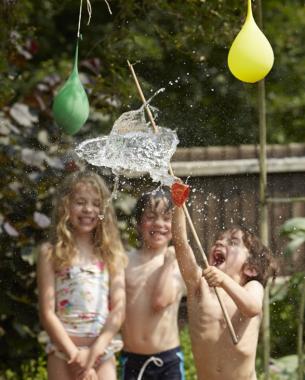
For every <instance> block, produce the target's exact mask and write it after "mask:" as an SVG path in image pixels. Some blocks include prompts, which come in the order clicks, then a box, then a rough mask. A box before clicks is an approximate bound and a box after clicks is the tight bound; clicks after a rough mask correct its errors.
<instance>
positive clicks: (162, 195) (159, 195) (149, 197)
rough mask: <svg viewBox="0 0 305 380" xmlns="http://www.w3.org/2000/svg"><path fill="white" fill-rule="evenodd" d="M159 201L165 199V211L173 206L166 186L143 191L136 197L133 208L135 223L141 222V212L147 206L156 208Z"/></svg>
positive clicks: (142, 212)
mask: <svg viewBox="0 0 305 380" xmlns="http://www.w3.org/2000/svg"><path fill="white" fill-rule="evenodd" d="M153 201H155V203H154V204H153ZM161 201H165V206H166V208H165V212H168V211H170V210H171V209H172V208H173V206H174V204H173V201H172V196H171V192H170V189H169V188H168V187H160V188H158V189H155V190H152V191H148V192H146V193H143V194H142V195H141V197H140V198H139V199H138V201H137V203H136V205H135V209H134V216H135V219H136V222H137V224H140V223H141V220H142V217H143V214H144V212H145V210H146V209H147V208H148V207H150V208H157V207H158V205H159V204H160V202H161Z"/></svg>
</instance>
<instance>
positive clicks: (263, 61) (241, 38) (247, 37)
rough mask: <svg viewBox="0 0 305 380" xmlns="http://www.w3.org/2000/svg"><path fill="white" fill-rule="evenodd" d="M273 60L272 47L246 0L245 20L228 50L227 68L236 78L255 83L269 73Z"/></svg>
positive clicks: (249, 3)
mask: <svg viewBox="0 0 305 380" xmlns="http://www.w3.org/2000/svg"><path fill="white" fill-rule="evenodd" d="M273 62H274V55H273V50H272V47H271V45H270V43H269V41H268V40H267V38H266V37H265V35H264V33H263V32H262V31H261V30H260V29H259V27H258V26H257V25H256V23H255V20H254V18H253V14H252V7H251V0H248V12H247V17H246V21H245V23H244V25H243V27H242V29H241V30H240V32H239V33H238V35H237V36H236V38H235V40H234V41H233V43H232V46H231V48H230V51H229V55H228V65H229V69H230V71H231V72H232V74H233V75H234V76H235V77H236V78H237V79H239V80H241V81H243V82H247V83H255V82H258V81H260V80H261V79H263V78H264V77H265V76H266V75H267V74H268V73H269V71H270V70H271V68H272V66H273Z"/></svg>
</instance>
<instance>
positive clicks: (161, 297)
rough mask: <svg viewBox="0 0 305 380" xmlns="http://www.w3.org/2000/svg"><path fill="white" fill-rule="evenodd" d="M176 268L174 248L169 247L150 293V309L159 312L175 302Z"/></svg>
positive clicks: (176, 292)
mask: <svg viewBox="0 0 305 380" xmlns="http://www.w3.org/2000/svg"><path fill="white" fill-rule="evenodd" d="M177 270H178V266H177V260H176V257H175V250H174V247H169V248H168V249H167V251H166V253H165V255H164V264H163V266H162V267H161V269H160V273H159V276H158V277H157V279H156V283H155V286H154V289H153V292H152V300H151V302H152V308H153V309H154V310H155V311H160V310H162V309H164V308H165V307H166V306H168V305H170V304H172V303H174V302H175V300H176V298H177V294H178V291H179V287H178V284H177V282H176V281H175V276H176V274H177Z"/></svg>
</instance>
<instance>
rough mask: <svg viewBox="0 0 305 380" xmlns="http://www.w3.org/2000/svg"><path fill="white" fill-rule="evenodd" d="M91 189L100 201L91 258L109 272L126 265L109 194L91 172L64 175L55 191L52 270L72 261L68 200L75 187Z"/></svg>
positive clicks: (74, 251)
mask: <svg viewBox="0 0 305 380" xmlns="http://www.w3.org/2000/svg"><path fill="white" fill-rule="evenodd" d="M80 183H82V184H85V185H90V186H92V187H93V188H94V189H95V190H96V191H97V193H98V195H99V199H100V213H101V214H102V215H103V219H102V220H99V221H98V224H97V227H96V229H95V230H94V231H93V244H94V254H95V255H96V256H97V257H98V258H100V259H102V260H103V261H104V262H105V263H106V264H107V266H108V268H109V270H110V271H115V269H116V268H120V267H122V266H125V265H126V260H127V259H126V256H125V253H124V249H123V245H122V242H121V239H120V234H119V230H118V226H117V220H116V215H115V212H114V208H113V206H112V204H111V202H110V192H109V190H108V187H107V185H106V183H105V182H104V180H103V179H102V178H101V177H100V176H99V175H98V174H96V173H94V172H91V171H77V172H73V173H71V174H70V175H68V176H67V177H66V178H65V179H64V180H63V182H62V183H61V184H60V186H59V187H58V189H57V194H56V196H55V202H54V211H53V218H52V231H51V232H52V239H51V242H52V244H53V247H54V249H53V252H52V259H53V262H54V265H55V268H62V267H65V266H69V265H70V264H71V261H72V259H73V257H75V255H76V253H77V251H76V245H75V239H74V237H73V230H72V227H71V224H70V222H69V218H70V215H69V209H70V203H71V198H72V196H73V194H74V192H75V190H76V187H77V185H78V184H80Z"/></svg>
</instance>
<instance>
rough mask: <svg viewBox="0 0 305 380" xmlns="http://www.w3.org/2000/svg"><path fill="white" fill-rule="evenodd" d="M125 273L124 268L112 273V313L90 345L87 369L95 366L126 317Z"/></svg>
mask: <svg viewBox="0 0 305 380" xmlns="http://www.w3.org/2000/svg"><path fill="white" fill-rule="evenodd" d="M125 307H126V296H125V273H124V269H121V270H119V271H118V272H116V273H115V274H112V275H111V279H110V313H109V315H108V318H107V320H106V322H105V325H104V327H103V329H102V331H101V334H100V335H99V337H98V338H97V339H96V340H95V341H94V343H93V344H92V346H91V347H90V353H89V358H88V361H87V365H86V370H88V369H89V368H91V367H93V366H94V363H95V361H96V359H97V358H98V357H99V356H100V355H102V354H103V353H104V352H105V349H106V348H107V346H108V344H109V343H110V341H111V339H112V338H113V337H114V335H115V334H116V333H117V332H118V331H119V330H120V328H121V325H122V323H123V321H124V319H125Z"/></svg>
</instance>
